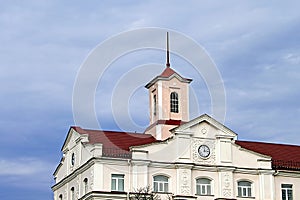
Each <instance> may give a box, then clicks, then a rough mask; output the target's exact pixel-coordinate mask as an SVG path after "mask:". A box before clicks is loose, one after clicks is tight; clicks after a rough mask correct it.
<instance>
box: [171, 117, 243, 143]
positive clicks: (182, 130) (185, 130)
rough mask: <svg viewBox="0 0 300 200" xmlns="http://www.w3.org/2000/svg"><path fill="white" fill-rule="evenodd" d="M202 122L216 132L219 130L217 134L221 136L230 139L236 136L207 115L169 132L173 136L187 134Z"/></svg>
mask: <svg viewBox="0 0 300 200" xmlns="http://www.w3.org/2000/svg"><path fill="white" fill-rule="evenodd" d="M203 122H206V123H208V124H210V125H211V126H213V127H214V128H216V129H217V130H220V132H219V133H221V135H223V136H226V137H230V138H237V134H236V133H235V132H233V131H232V130H231V129H229V128H228V127H226V126H224V125H223V124H221V123H220V122H218V121H217V120H215V119H214V118H212V117H210V116H209V115H207V114H203V115H201V116H199V117H197V118H195V119H193V120H191V121H189V122H187V123H185V124H183V125H180V126H178V127H176V128H174V129H172V130H171V132H172V133H174V134H180V133H188V132H189V130H190V129H191V128H192V127H194V126H196V125H199V124H201V123H203Z"/></svg>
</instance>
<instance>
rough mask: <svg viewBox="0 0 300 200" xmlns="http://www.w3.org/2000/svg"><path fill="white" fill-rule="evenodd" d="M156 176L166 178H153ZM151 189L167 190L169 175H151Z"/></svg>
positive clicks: (165, 191)
mask: <svg viewBox="0 0 300 200" xmlns="http://www.w3.org/2000/svg"><path fill="white" fill-rule="evenodd" d="M158 178H163V179H166V180H155V179H158ZM153 191H154V192H163V193H167V192H169V177H167V176H164V175H156V176H154V177H153Z"/></svg>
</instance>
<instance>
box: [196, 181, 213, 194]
mask: <svg viewBox="0 0 300 200" xmlns="http://www.w3.org/2000/svg"><path fill="white" fill-rule="evenodd" d="M211 193H212V192H211V180H209V179H207V178H199V179H197V180H196V194H198V195H211Z"/></svg>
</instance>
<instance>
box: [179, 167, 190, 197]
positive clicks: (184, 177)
mask: <svg viewBox="0 0 300 200" xmlns="http://www.w3.org/2000/svg"><path fill="white" fill-rule="evenodd" d="M180 182H181V193H182V194H184V195H189V194H190V186H189V176H188V171H187V170H184V171H183V172H181V179H180Z"/></svg>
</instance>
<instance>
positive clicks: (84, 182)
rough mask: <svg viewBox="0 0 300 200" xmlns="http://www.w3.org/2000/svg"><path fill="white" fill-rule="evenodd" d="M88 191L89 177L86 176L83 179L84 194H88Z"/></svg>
mask: <svg viewBox="0 0 300 200" xmlns="http://www.w3.org/2000/svg"><path fill="white" fill-rule="evenodd" d="M87 192H88V179H87V178H85V179H84V180H83V194H86V193H87Z"/></svg>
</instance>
